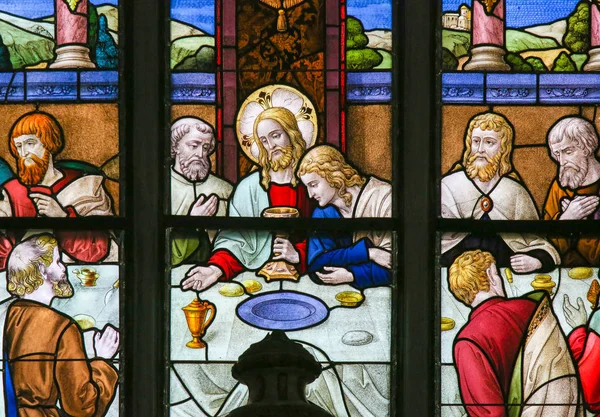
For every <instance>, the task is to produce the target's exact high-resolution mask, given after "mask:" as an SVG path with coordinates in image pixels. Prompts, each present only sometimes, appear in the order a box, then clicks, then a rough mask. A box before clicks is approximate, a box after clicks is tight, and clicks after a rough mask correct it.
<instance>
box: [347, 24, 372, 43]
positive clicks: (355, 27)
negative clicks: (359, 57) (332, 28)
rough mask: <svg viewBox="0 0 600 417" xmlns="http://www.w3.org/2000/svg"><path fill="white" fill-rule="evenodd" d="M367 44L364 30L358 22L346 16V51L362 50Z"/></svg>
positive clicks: (367, 39)
mask: <svg viewBox="0 0 600 417" xmlns="http://www.w3.org/2000/svg"><path fill="white" fill-rule="evenodd" d="M368 43H369V38H367V35H365V28H364V27H363V24H362V22H361V21H360V20H358V19H357V18H355V17H352V16H348V19H347V20H346V49H362V48H364V47H365V46H367V44H368Z"/></svg>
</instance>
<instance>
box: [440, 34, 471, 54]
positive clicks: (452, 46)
mask: <svg viewBox="0 0 600 417" xmlns="http://www.w3.org/2000/svg"><path fill="white" fill-rule="evenodd" d="M442 46H443V47H444V48H446V49H448V50H449V51H450V52H452V53H453V54H454V56H456V57H457V58H460V57H461V56H465V55H467V53H468V52H469V48H470V47H471V34H470V33H468V32H461V31H458V30H450V29H444V30H442Z"/></svg>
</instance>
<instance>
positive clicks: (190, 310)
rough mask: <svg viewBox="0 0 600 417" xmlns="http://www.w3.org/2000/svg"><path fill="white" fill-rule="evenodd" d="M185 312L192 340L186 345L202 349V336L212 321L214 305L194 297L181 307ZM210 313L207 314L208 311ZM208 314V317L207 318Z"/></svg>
mask: <svg viewBox="0 0 600 417" xmlns="http://www.w3.org/2000/svg"><path fill="white" fill-rule="evenodd" d="M182 310H183V312H184V313H185V320H186V321H187V325H188V328H189V329H190V332H191V333H192V340H191V341H189V342H187V343H186V346H187V347H189V348H192V349H202V348H205V347H206V343H204V342H203V341H202V336H204V333H205V332H206V329H208V326H210V324H211V323H212V321H213V320H214V318H215V314H216V313H217V310H216V307H215V305H214V304H212V303H211V302H209V301H199V300H198V299H197V298H195V299H194V301H192V302H191V303H190V304H188V305H187V306H185V307H183V308H182ZM209 311H210V315H209V316H208V312H209ZM207 316H208V319H207Z"/></svg>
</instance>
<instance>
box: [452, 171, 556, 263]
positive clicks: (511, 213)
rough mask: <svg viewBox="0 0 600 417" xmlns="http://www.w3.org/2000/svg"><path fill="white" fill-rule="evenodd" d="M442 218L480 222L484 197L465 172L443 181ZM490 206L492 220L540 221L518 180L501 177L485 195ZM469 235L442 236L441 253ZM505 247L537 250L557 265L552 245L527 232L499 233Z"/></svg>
mask: <svg viewBox="0 0 600 417" xmlns="http://www.w3.org/2000/svg"><path fill="white" fill-rule="evenodd" d="M441 194H442V217H443V218H445V219H481V217H482V216H483V215H484V214H485V212H484V211H483V209H482V208H481V204H480V202H481V199H482V197H484V194H483V193H482V192H481V191H480V190H479V189H478V188H477V187H476V186H475V184H474V183H473V182H472V181H471V180H470V179H469V177H467V175H466V173H465V171H457V172H454V173H452V174H450V175H447V176H445V177H444V178H442V185H441ZM488 197H489V198H490V199H491V200H492V203H493V206H492V210H490V211H489V212H488V213H487V214H488V216H489V217H490V219H491V220H539V214H538V212H537V209H536V208H535V204H534V203H533V200H532V198H531V195H530V194H529V192H528V191H527V189H526V188H525V187H524V186H523V185H522V184H521V183H520V182H518V181H516V180H514V179H512V178H509V177H502V178H500V181H499V182H498V184H496V186H495V187H494V188H493V189H492V191H491V192H490V193H489V194H488ZM468 235H469V234H468V233H464V232H456V233H444V235H443V236H442V253H445V252H447V251H449V250H450V249H452V248H453V247H455V246H456V245H458V244H459V243H460V242H461V241H462V240H463V239H464V238H466V237H467V236H468ZM500 237H501V238H502V239H503V240H504V242H505V243H506V244H507V245H508V247H509V248H510V249H511V250H512V251H513V252H517V253H525V252H529V251H532V250H536V249H541V250H543V251H545V252H547V253H548V254H549V255H550V256H551V257H552V259H553V260H554V262H555V263H556V264H559V263H560V256H559V254H558V252H557V251H556V249H555V248H554V246H552V245H551V244H550V242H548V241H547V240H545V239H542V238H541V237H539V236H536V235H532V234H527V233H500Z"/></svg>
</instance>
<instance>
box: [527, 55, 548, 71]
mask: <svg viewBox="0 0 600 417" xmlns="http://www.w3.org/2000/svg"><path fill="white" fill-rule="evenodd" d="M525 61H527V63H528V64H529V65H531V66H532V68H533V70H534V71H538V72H544V71H548V68H546V64H544V61H542V59H541V58H538V57H537V56H530V57H529V58H527V59H526V60H525Z"/></svg>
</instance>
